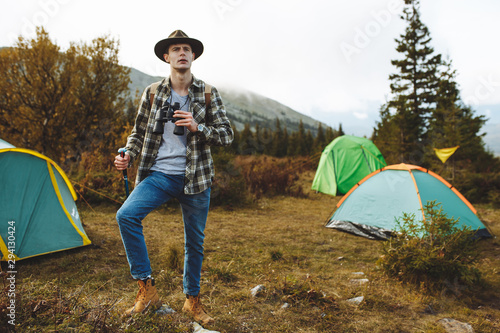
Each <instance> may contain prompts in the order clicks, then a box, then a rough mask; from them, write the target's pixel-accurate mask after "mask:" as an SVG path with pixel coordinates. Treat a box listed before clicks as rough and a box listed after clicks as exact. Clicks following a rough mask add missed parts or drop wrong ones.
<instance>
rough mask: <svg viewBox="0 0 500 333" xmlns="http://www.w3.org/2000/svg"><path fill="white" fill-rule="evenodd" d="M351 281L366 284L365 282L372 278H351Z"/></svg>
mask: <svg viewBox="0 0 500 333" xmlns="http://www.w3.org/2000/svg"><path fill="white" fill-rule="evenodd" d="M349 282H351V283H352V284H365V283H368V282H370V280H368V279H350V280H349Z"/></svg>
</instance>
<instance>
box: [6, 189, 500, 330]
mask: <svg viewBox="0 0 500 333" xmlns="http://www.w3.org/2000/svg"><path fill="white" fill-rule="evenodd" d="M338 199H339V198H334V197H331V196H327V195H322V194H313V193H310V194H309V197H308V198H300V199H299V198H288V197H278V198H272V199H262V200H260V201H259V202H258V203H257V204H255V205H254V206H252V207H249V208H244V209H236V210H231V211H228V210H225V209H222V208H216V209H213V210H211V212H210V214H209V220H208V224H207V229H206V243H205V261H204V267H203V272H202V295H203V301H204V304H205V306H206V308H207V310H208V312H209V313H210V314H211V315H212V316H214V317H215V319H216V323H215V324H214V325H212V326H210V327H208V328H209V329H212V330H217V331H221V332H444V330H443V328H441V326H439V325H438V324H437V321H438V320H439V319H441V318H453V319H456V320H459V321H462V322H467V323H470V324H471V325H472V327H473V328H474V330H475V331H476V332H498V331H500V242H499V241H498V240H497V239H490V240H484V241H481V244H480V246H481V248H482V255H481V260H480V262H479V264H478V268H479V269H480V270H481V272H482V273H483V284H482V285H481V286H478V287H477V288H476V289H475V290H466V289H465V288H464V287H463V286H460V285H457V284H456V283H453V282H451V283H450V285H449V288H447V289H445V290H443V291H442V292H441V293H439V294H438V295H426V294H423V293H421V292H419V291H418V290H416V289H415V288H414V287H411V286H405V285H401V284H399V283H398V282H396V281H394V280H390V279H387V278H385V277H384V276H383V275H382V273H381V272H380V271H378V270H377V266H376V263H375V262H376V260H377V258H378V253H379V249H380V242H377V241H371V240H368V239H365V238H360V237H356V236H353V235H349V234H346V233H342V232H338V231H335V230H330V229H326V228H324V226H323V224H324V222H325V220H326V219H327V218H328V216H329V215H330V213H331V212H332V210H333V208H334V206H335V204H336V202H337V201H338ZM477 208H479V213H480V216H481V218H482V219H483V220H485V221H486V222H488V223H489V225H490V227H491V229H492V230H493V231H494V232H495V233H496V234H497V235H500V211H499V210H493V209H489V208H488V207H486V206H480V207H477ZM115 212H116V207H94V210H91V209H89V208H86V207H83V206H82V207H81V209H80V215H81V216H82V220H83V221H84V223H85V230H86V232H87V234H88V235H89V237H90V239H91V240H92V241H93V245H91V246H88V247H84V248H80V249H75V250H71V251H64V252H60V253H56V254H52V255H46V256H41V257H38V258H33V259H28V260H25V261H21V262H18V263H17V267H16V268H17V271H18V275H17V285H16V289H17V292H18V296H17V303H16V306H17V308H16V322H17V323H18V327H17V328H18V330H17V331H19V332H92V331H95V332H121V331H123V332H192V326H191V319H190V318H188V317H186V316H185V315H183V314H182V312H181V308H182V305H183V301H184V295H183V294H182V268H181V267H182V260H183V256H182V253H183V252H182V251H183V231H182V222H181V217H180V212H179V209H178V208H177V205H176V204H170V205H169V206H167V207H163V208H162V209H160V210H158V211H156V212H153V213H152V214H150V215H149V216H148V217H147V218H146V220H145V222H144V224H145V229H144V230H145V235H146V240H147V242H148V244H149V252H150V257H151V262H152V266H153V269H154V275H155V277H156V280H157V286H158V288H159V292H160V296H161V298H162V300H163V303H165V304H168V305H169V306H170V307H172V308H173V309H174V310H175V311H176V313H175V314H173V315H162V316H160V315H156V314H152V313H149V314H147V315H143V316H138V317H135V318H132V319H130V320H122V319H120V314H121V312H122V311H124V310H125V309H126V308H127V307H129V306H131V305H132V303H133V301H134V299H135V295H136V292H137V286H136V284H135V282H134V281H133V280H132V279H131V278H130V275H129V271H128V265H127V262H126V257H125V254H124V250H123V245H122V243H121V239H120V237H119V232H118V227H117V225H116V222H115V218H114V216H115ZM3 269H4V270H5V267H3ZM359 272H363V273H364V275H359V274H356V273H359ZM359 278H366V279H368V280H369V282H368V283H365V284H359V283H355V282H353V281H351V280H353V279H359ZM257 285H263V286H264V287H265V289H264V290H263V291H262V292H260V293H259V294H258V295H257V296H256V297H253V296H252V295H251V289H252V288H254V287H255V286H257ZM6 286H7V282H6V281H5V280H4V287H6ZM358 296H364V300H363V302H362V303H361V304H359V305H353V304H351V303H349V302H348V301H347V300H348V299H351V298H353V297H358ZM285 304H288V305H285ZM284 305H285V306H284ZM6 306H7V296H6V294H5V293H4V294H2V298H1V299H0V310H1V311H2V318H0V331H1V332H5V331H7V330H9V329H11V326H10V325H8V324H7V320H8V318H7V317H6V314H5V310H6V309H5V307H6Z"/></svg>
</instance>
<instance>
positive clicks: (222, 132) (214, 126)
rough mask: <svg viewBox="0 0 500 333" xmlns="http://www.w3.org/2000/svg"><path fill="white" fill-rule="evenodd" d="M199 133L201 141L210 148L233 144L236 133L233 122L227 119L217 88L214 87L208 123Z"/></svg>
mask: <svg viewBox="0 0 500 333" xmlns="http://www.w3.org/2000/svg"><path fill="white" fill-rule="evenodd" d="M197 133H198V137H199V138H200V140H202V141H204V142H206V143H207V144H208V145H210V146H229V145H230V144H231V143H232V142H233V139H234V132H233V129H232V128H231V122H230V121H229V119H228V118H227V115H226V108H225V107H224V104H223V103H222V99H221V97H220V94H219V92H218V91H217V89H216V88H215V87H212V93H211V107H210V110H208V117H207V122H206V123H205V124H203V125H202V126H201V131H198V132H197Z"/></svg>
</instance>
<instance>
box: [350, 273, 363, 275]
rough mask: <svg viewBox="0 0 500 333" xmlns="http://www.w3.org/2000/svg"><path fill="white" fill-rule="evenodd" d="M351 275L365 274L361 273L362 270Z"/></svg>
mask: <svg viewBox="0 0 500 333" xmlns="http://www.w3.org/2000/svg"><path fill="white" fill-rule="evenodd" d="M352 275H365V273H363V272H354V273H352Z"/></svg>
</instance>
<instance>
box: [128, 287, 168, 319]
mask: <svg viewBox="0 0 500 333" xmlns="http://www.w3.org/2000/svg"><path fill="white" fill-rule="evenodd" d="M137 284H138V285H139V292H138V293H137V297H136V298H135V304H134V306H133V307H131V308H130V309H128V310H127V311H125V313H124V314H123V316H124V317H128V316H131V315H133V314H134V313H143V312H144V311H146V310H148V309H155V308H157V307H159V306H160V305H161V301H160V297H158V292H157V291H156V287H155V280H154V279H147V281H146V282H144V281H142V280H139V281H137Z"/></svg>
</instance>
